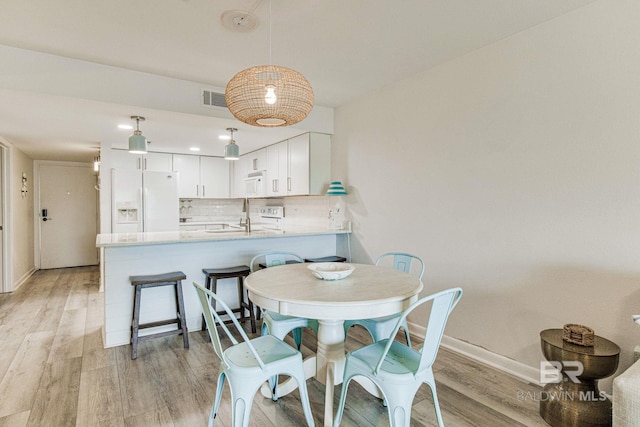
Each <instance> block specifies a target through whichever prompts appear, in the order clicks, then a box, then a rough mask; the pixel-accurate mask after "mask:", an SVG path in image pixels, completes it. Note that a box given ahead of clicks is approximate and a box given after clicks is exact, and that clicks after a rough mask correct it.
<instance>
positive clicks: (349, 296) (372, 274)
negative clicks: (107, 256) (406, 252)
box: [245, 263, 423, 426]
mask: <svg viewBox="0 0 640 427" xmlns="http://www.w3.org/2000/svg"><path fill="white" fill-rule="evenodd" d="M309 265H311V264H307V263H304V264H287V265H281V266H276V267H269V268H266V269H262V270H258V271H256V272H254V273H251V274H250V275H249V276H248V277H247V278H246V279H245V286H246V288H247V292H248V294H249V298H250V299H251V301H253V303H254V304H256V305H258V306H260V307H262V308H263V309H266V310H272V311H274V312H277V313H280V314H284V315H289V316H297V317H306V318H309V319H317V320H318V324H319V327H318V346H317V351H316V355H315V356H314V357H308V358H306V359H305V361H304V364H305V372H306V374H307V378H310V377H312V376H313V377H315V378H316V379H317V380H318V381H320V382H321V383H323V384H326V392H325V410H324V425H325V426H330V425H332V423H333V386H334V385H336V384H340V383H341V382H342V375H343V371H344V363H345V359H346V355H345V348H344V340H345V334H344V321H345V320H356V319H368V318H375V317H382V316H388V315H392V314H397V313H400V312H402V311H404V310H405V309H406V308H408V307H409V306H410V305H411V304H412V303H414V302H415V301H417V300H418V295H419V293H420V291H421V290H422V287H423V285H422V282H421V281H420V279H418V278H417V277H414V276H411V275H409V274H407V273H404V272H401V271H398V270H395V269H393V268H390V267H382V266H375V265H369V264H351V265H353V266H354V267H355V269H354V271H353V273H351V275H349V276H348V277H346V278H344V279H341V280H321V279H318V278H316V277H315V276H314V275H313V274H312V272H311V270H309V269H308V266H309ZM359 382H360V381H359ZM363 386H364V387H365V388H366V389H367V390H369V391H370V392H372V393H373V394H376V392H377V388H376V387H375V385H373V383H368V384H367V383H365V384H363ZM295 388H296V384H295V381H293V380H288V381H287V382H284V383H281V384H280V385H278V395H279V396H283V395H285V394H287V393H289V392H291V391H292V390H294V389H295ZM262 394H263V395H264V396H265V397H271V394H270V391H269V387H268V386H264V387H263V388H262Z"/></svg>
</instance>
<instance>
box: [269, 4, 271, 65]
mask: <svg viewBox="0 0 640 427" xmlns="http://www.w3.org/2000/svg"><path fill="white" fill-rule="evenodd" d="M269 65H271V0H269Z"/></svg>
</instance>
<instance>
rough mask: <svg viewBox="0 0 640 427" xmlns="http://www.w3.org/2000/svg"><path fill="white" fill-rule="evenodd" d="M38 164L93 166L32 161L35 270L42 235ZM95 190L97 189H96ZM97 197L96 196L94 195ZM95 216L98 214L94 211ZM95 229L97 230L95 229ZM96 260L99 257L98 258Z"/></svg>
mask: <svg viewBox="0 0 640 427" xmlns="http://www.w3.org/2000/svg"><path fill="white" fill-rule="evenodd" d="M40 166H70V167H90V168H93V165H92V164H91V163H86V162H61V161H56V160H34V162H33V182H34V184H35V185H34V186H33V249H34V251H33V261H34V264H35V267H36V270H40V266H41V262H40V255H41V244H42V238H41V237H42V236H41V234H40V226H41V224H40V222H41V216H40V209H41V208H40ZM96 190H97V189H96ZM96 197H98V196H96ZM96 216H99V213H98V211H96ZM96 231H97V230H96ZM98 262H100V261H99V258H98Z"/></svg>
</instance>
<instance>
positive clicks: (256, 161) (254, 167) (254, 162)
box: [253, 159, 258, 171]
mask: <svg viewBox="0 0 640 427" xmlns="http://www.w3.org/2000/svg"><path fill="white" fill-rule="evenodd" d="M253 170H254V171H257V170H258V159H253Z"/></svg>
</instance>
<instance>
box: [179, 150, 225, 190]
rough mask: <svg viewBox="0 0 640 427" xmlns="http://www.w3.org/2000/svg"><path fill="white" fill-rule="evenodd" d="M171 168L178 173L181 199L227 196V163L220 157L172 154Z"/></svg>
mask: <svg viewBox="0 0 640 427" xmlns="http://www.w3.org/2000/svg"><path fill="white" fill-rule="evenodd" d="M173 170H174V171H176V172H179V173H180V176H179V178H178V195H179V197H180V198H181V199H189V198H191V199H197V198H205V197H206V198H210V199H212V198H226V197H229V164H228V162H227V160H225V159H223V158H222V157H207V156H190V155H188V154H174V155H173Z"/></svg>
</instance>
